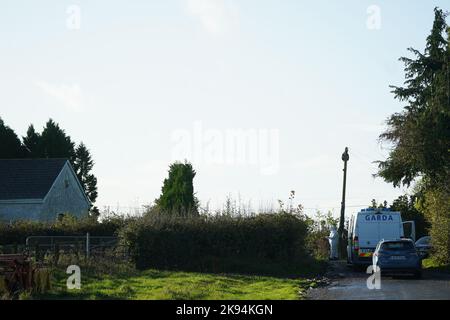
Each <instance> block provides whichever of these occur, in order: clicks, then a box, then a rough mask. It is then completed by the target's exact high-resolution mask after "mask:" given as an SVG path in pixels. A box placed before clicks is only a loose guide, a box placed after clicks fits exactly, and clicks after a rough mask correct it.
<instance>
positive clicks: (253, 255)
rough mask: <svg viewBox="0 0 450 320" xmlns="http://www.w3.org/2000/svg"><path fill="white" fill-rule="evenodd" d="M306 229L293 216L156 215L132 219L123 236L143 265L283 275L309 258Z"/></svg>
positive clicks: (141, 265)
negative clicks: (306, 247)
mask: <svg viewBox="0 0 450 320" xmlns="http://www.w3.org/2000/svg"><path fill="white" fill-rule="evenodd" d="M307 229H308V228H307V223H306V222H305V221H304V220H303V219H301V218H299V217H297V216H294V215H292V214H265V215H258V216H255V217H245V218H242V217H241V218H231V217H215V218H211V217H209V218H205V217H200V218H174V217H162V216H153V217H146V218H142V219H139V220H136V221H133V222H131V223H128V224H127V225H126V226H125V227H124V228H123V229H122V230H121V232H120V237H121V239H122V241H123V243H124V244H126V245H127V246H129V248H130V249H131V252H132V257H133V259H134V261H135V263H136V266H137V267H138V268H139V269H145V268H159V269H175V270H186V271H202V272H241V273H242V272H249V273H255V272H256V273H268V274H270V273H276V272H277V271H280V273H284V274H285V273H286V272H290V271H292V272H294V273H295V271H296V270H297V271H298V270H299V264H300V263H302V262H305V261H306V258H307V254H306V249H305V238H306V235H307ZM288 269H289V270H288Z"/></svg>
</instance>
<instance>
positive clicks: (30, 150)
mask: <svg viewBox="0 0 450 320" xmlns="http://www.w3.org/2000/svg"><path fill="white" fill-rule="evenodd" d="M40 138H41V135H40V134H39V133H37V132H36V130H34V126H33V125H32V124H30V126H29V127H28V130H27V135H26V136H25V137H23V138H22V141H23V146H24V148H25V150H26V153H27V157H29V158H39V157H42V156H43V155H42V152H41V151H40V150H39V143H40Z"/></svg>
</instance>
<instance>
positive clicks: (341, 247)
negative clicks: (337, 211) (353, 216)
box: [338, 147, 350, 259]
mask: <svg viewBox="0 0 450 320" xmlns="http://www.w3.org/2000/svg"><path fill="white" fill-rule="evenodd" d="M349 158H350V157H349V155H348V148H347V147H345V151H344V153H343V154H342V161H344V170H343V171H344V181H343V185H342V202H341V218H340V219H339V229H338V234H339V246H338V248H339V258H340V259H343V258H344V257H345V255H346V251H347V250H346V245H345V241H344V240H345V239H344V221H345V187H346V184H347V161H348V159H349Z"/></svg>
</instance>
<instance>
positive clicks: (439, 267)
mask: <svg viewBox="0 0 450 320" xmlns="http://www.w3.org/2000/svg"><path fill="white" fill-rule="evenodd" d="M422 266H423V268H424V269H427V270H431V271H439V272H445V273H450V265H444V264H440V263H438V262H436V261H435V260H434V259H432V258H428V259H424V260H423V261H422Z"/></svg>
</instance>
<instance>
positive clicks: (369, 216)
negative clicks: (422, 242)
mask: <svg viewBox="0 0 450 320" xmlns="http://www.w3.org/2000/svg"><path fill="white" fill-rule="evenodd" d="M406 224H411V228H410V230H411V232H410V235H409V237H410V238H412V240H414V241H415V224H414V221H402V217H401V214H400V212H394V211H390V210H389V209H385V208H380V209H375V208H368V209H362V210H361V211H360V212H358V213H357V214H355V215H353V216H352V217H351V219H350V222H349V226H348V244H347V262H348V263H350V264H352V265H354V266H358V265H369V264H371V263H372V254H373V252H374V251H375V248H376V246H377V244H378V242H380V241H381V240H382V239H385V240H398V239H402V238H405V232H404V226H405V225H406Z"/></svg>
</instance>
